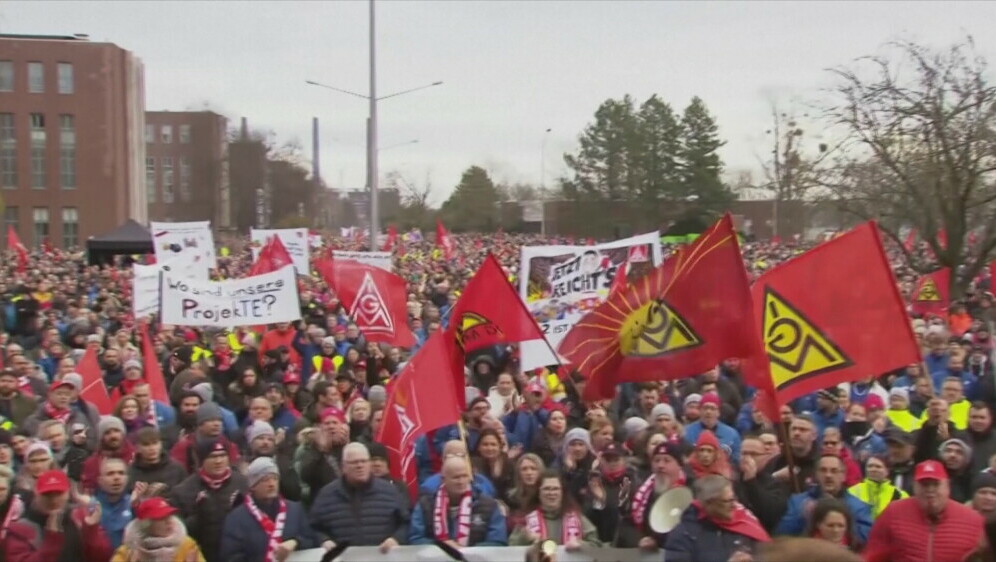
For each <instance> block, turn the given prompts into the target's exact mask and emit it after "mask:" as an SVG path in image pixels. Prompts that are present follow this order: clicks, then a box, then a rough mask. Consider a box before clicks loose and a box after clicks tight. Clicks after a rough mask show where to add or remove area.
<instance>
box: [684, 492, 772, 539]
mask: <svg viewBox="0 0 996 562" xmlns="http://www.w3.org/2000/svg"><path fill="white" fill-rule="evenodd" d="M692 505H694V506H695V508H696V509H698V510H699V519H708V520H709V521H711V522H712V524H713V525H716V526H717V527H719V528H720V529H723V530H726V531H729V532H731V533H736V534H738V535H743V536H745V537H747V538H749V539H754V540H756V541H757V542H768V541H770V540H771V536H770V535H768V532H767V531H765V530H764V527H762V526H761V522H760V521H758V520H757V517H754V514H753V513H751V512H750V510H749V509H747V508H746V507H744V506H743V505H741V504H740V502H737V503H736V504H735V505H734V507H733V516H732V517H731V518H730V520H729V521H727V520H725V519H713V518H712V517H709V515H708V514H707V513H706V511H705V509H704V508H703V507H702V504H700V503H699V501H698V500H695V501H693V502H692Z"/></svg>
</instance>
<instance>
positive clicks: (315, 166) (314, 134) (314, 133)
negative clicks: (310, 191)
mask: <svg viewBox="0 0 996 562" xmlns="http://www.w3.org/2000/svg"><path fill="white" fill-rule="evenodd" d="M318 152H319V142H318V118H317V117H312V118H311V177H312V179H313V180H314V182H315V185H318V186H321V185H322V168H321V166H320V165H319V163H318Z"/></svg>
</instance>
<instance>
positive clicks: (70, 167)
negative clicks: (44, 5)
mask: <svg viewBox="0 0 996 562" xmlns="http://www.w3.org/2000/svg"><path fill="white" fill-rule="evenodd" d="M143 72H144V71H143V66H142V62H141V60H140V59H138V58H137V57H135V56H134V55H132V53H131V52H129V51H127V50H125V49H122V48H120V47H118V46H117V45H114V44H112V43H97V42H91V41H89V40H88V38H87V37H86V36H84V35H75V36H48V35H10V34H0V193H2V196H3V202H4V210H3V220H4V225H3V228H2V231H3V236H6V231H7V227H8V226H12V227H14V228H15V229H16V230H17V232H18V235H19V236H20V237H21V240H22V241H23V242H24V243H25V244H26V245H29V246H38V245H40V244H41V243H42V241H43V240H44V239H46V238H48V239H49V241H50V242H51V243H52V245H54V246H56V247H72V246H80V245H82V244H83V242H84V241H85V240H86V239H87V237H89V236H93V235H96V234H101V233H103V232H106V231H109V230H112V229H114V228H116V227H117V226H119V225H121V224H122V223H124V221H125V220H127V219H129V218H131V219H134V220H136V221H138V222H140V223H145V222H147V220H148V219H147V208H146V191H145V174H144V163H145V143H144V142H142V140H143V136H142V131H143V128H144V125H145V85H144V84H145V81H144V74H143Z"/></svg>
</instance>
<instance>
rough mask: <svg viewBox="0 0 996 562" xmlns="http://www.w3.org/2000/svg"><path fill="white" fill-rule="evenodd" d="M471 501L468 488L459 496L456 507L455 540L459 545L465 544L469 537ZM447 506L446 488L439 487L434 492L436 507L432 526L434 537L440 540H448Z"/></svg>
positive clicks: (448, 497)
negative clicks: (458, 502)
mask: <svg viewBox="0 0 996 562" xmlns="http://www.w3.org/2000/svg"><path fill="white" fill-rule="evenodd" d="M471 503H472V502H471V496H470V490H467V491H466V492H465V493H464V494H463V497H462V498H460V506H459V507H458V509H457V518H456V523H457V534H456V542H457V544H459V545H460V546H467V540H468V539H469V538H470V508H471ZM449 508H450V495H449V494H448V493H446V488H444V487H440V488H439V491H438V492H436V508H435V509H434V510H433V514H432V523H433V528H434V529H435V530H436V538H437V539H439V540H441V541H448V540H450V530H449V524H448V521H449V513H448V512H449Z"/></svg>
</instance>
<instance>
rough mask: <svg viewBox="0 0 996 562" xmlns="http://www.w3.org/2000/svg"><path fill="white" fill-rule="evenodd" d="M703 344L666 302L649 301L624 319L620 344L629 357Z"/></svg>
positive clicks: (655, 355)
mask: <svg viewBox="0 0 996 562" xmlns="http://www.w3.org/2000/svg"><path fill="white" fill-rule="evenodd" d="M700 345H702V338H700V337H699V336H698V335H697V334H696V333H695V332H694V331H693V330H692V329H691V328H690V327H689V325H688V322H686V321H685V319H684V318H682V317H681V315H680V314H678V313H677V312H676V311H675V310H674V309H673V308H671V307H670V306H668V305H667V303H665V302H664V301H662V300H661V301H650V302H649V303H647V304H645V305H643V306H641V307H640V308H638V309H637V310H636V311H634V312H633V313H632V314H630V315H629V317H628V318H627V319H626V321H625V322H623V325H622V329H621V331H620V335H619V347H620V348H621V349H622V352H623V355H626V356H629V357H660V356H661V355H666V354H668V353H674V352H675V351H683V350H686V349H691V348H693V347H697V346H700Z"/></svg>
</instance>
